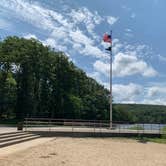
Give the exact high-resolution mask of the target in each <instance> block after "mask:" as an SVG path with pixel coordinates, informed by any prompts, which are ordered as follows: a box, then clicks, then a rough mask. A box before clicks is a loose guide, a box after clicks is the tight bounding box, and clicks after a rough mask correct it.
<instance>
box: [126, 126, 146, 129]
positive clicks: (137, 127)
mask: <svg viewBox="0 0 166 166" xmlns="http://www.w3.org/2000/svg"><path fill="white" fill-rule="evenodd" d="M128 129H129V130H144V128H143V127H142V126H140V125H137V126H133V127H130V128H128Z"/></svg>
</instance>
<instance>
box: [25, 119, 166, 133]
mask: <svg viewBox="0 0 166 166" xmlns="http://www.w3.org/2000/svg"><path fill="white" fill-rule="evenodd" d="M111 124H112V125H111V128H110V121H108V120H80V119H49V118H25V120H24V130H25V131H64V132H101V133H102V132H103V133H104V132H105V133H145V134H146V133H147V134H166V130H164V128H166V124H160V123H156V124H148V123H137V124H131V123H126V122H112V123H111Z"/></svg>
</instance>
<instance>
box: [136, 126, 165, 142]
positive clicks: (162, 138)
mask: <svg viewBox="0 0 166 166" xmlns="http://www.w3.org/2000/svg"><path fill="white" fill-rule="evenodd" d="M162 131H163V133H164V134H163V135H162V136H161V138H146V137H140V138H138V140H139V141H140V142H155V143H160V144H166V127H163V128H162Z"/></svg>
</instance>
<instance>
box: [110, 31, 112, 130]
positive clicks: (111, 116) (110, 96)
mask: <svg viewBox="0 0 166 166" xmlns="http://www.w3.org/2000/svg"><path fill="white" fill-rule="evenodd" d="M110 35H111V38H112V30H111V34H110ZM111 128H112V43H111V49H110V129H111Z"/></svg>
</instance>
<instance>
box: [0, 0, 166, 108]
mask: <svg viewBox="0 0 166 166" xmlns="http://www.w3.org/2000/svg"><path fill="white" fill-rule="evenodd" d="M165 15H166V1H165V0H139V1H133V0H111V1H110V0H104V1H103V0H93V1H90V0H50V1H48V0H1V1H0V38H1V40H3V39H4V38H5V37H6V36H14V35H16V36H19V37H24V38H27V39H29V38H35V39H37V40H40V41H41V42H42V43H43V44H44V45H49V46H51V47H52V48H54V49H55V50H56V51H63V52H65V54H66V55H67V56H68V57H69V59H70V60H71V61H73V62H74V64H75V65H77V66H78V67H79V68H81V69H83V70H84V71H85V72H86V73H87V75H88V76H90V77H93V78H94V79H96V80H97V81H98V82H99V83H100V84H102V85H104V86H105V87H106V88H108V89H109V77H110V74H109V65H110V64H109V62H110V55H109V53H108V52H107V51H106V50H105V48H107V47H108V45H107V44H106V43H104V42H103V41H102V37H103V34H104V33H105V32H107V33H109V32H110V30H112V32H113V34H112V38H113V55H112V64H113V68H112V72H113V85H112V89H113V98H114V102H116V103H139V104H158V105H166V88H165V87H166V74H165V69H166V67H165V66H166V49H165V43H166V17H165Z"/></svg>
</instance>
